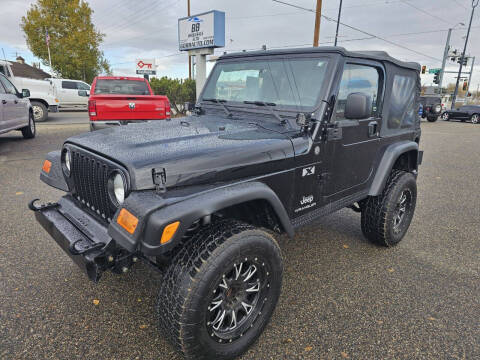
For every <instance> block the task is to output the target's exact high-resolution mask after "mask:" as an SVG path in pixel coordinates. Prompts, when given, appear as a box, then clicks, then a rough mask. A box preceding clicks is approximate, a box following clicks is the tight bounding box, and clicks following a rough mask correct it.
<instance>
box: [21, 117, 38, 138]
mask: <svg viewBox="0 0 480 360" xmlns="http://www.w3.org/2000/svg"><path fill="white" fill-rule="evenodd" d="M36 129H37V128H36V126H35V121H34V120H33V114H32V112H29V113H28V125H27V126H25V127H23V128H22V129H21V131H22V135H23V137H24V139H33V138H34V137H35V134H36V132H37V130H36Z"/></svg>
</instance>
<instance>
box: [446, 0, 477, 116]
mask: <svg viewBox="0 0 480 360" xmlns="http://www.w3.org/2000/svg"><path fill="white" fill-rule="evenodd" d="M479 1H480V0H476V1H475V0H472V13H471V15H470V23H469V24H468V30H467V37H466V38H465V45H464V46H463V52H462V58H461V59H460V68H459V69H458V76H457V83H456V84H455V91H454V93H453V97H452V107H451V109H452V110H453V109H455V101H456V100H457V93H458V83H459V82H460V76H461V75H462V67H463V60H464V59H465V56H466V54H467V44H468V38H469V36H470V29H471V27H472V20H473V14H474V13H475V8H476V7H477V5H478V2H479Z"/></svg>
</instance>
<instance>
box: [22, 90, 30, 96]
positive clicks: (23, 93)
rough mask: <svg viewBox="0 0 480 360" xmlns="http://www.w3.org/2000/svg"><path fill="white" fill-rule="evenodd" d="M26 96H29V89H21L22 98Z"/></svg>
mask: <svg viewBox="0 0 480 360" xmlns="http://www.w3.org/2000/svg"><path fill="white" fill-rule="evenodd" d="M28 97H30V90H28V89H22V98H28Z"/></svg>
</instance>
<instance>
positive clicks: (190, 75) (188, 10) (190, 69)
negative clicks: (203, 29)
mask: <svg viewBox="0 0 480 360" xmlns="http://www.w3.org/2000/svg"><path fill="white" fill-rule="evenodd" d="M187 15H188V16H190V0H187ZM188 78H189V79H191V78H192V57H191V56H190V55H188Z"/></svg>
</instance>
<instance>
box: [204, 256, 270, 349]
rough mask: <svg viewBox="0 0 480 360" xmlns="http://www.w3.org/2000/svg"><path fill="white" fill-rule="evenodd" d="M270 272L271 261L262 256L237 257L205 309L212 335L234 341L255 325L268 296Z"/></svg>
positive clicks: (223, 340) (209, 331) (217, 338)
mask: <svg viewBox="0 0 480 360" xmlns="http://www.w3.org/2000/svg"><path fill="white" fill-rule="evenodd" d="M268 276H269V269H268V265H267V264H266V262H265V261H262V260H261V259H259V258H255V259H251V260H250V259H248V258H245V259H242V261H236V262H235V263H234V264H233V265H232V266H231V267H230V269H229V270H228V271H227V272H225V273H224V274H223V275H222V277H221V280H220V281H219V283H218V284H217V286H216V288H215V290H214V291H213V297H212V298H211V300H210V302H209V305H208V308H207V311H206V321H207V323H206V325H207V331H208V333H209V335H210V337H211V338H213V339H214V340H215V341H218V342H220V343H222V342H232V341H234V340H236V339H238V338H240V337H242V336H243V335H244V334H245V333H246V332H247V331H248V330H249V329H250V328H251V327H253V324H254V322H255V320H256V319H257V317H258V316H259V315H261V311H262V308H263V304H264V303H265V302H266V301H267V299H268V292H269V290H270V284H269V281H268Z"/></svg>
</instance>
